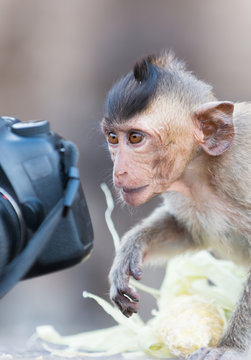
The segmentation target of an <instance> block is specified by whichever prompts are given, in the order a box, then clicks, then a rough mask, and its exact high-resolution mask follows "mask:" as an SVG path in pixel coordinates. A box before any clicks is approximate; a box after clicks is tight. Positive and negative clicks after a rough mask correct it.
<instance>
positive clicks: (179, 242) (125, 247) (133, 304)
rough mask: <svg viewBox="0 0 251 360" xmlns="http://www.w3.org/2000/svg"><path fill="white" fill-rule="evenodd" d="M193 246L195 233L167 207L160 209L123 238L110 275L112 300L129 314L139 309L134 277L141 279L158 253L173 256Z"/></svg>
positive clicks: (124, 312) (123, 311)
mask: <svg viewBox="0 0 251 360" xmlns="http://www.w3.org/2000/svg"><path fill="white" fill-rule="evenodd" d="M192 246H193V241H192V238H191V236H190V235H189V233H188V231H186V229H185V228H183V227H182V226H181V225H179V223H178V221H177V219H175V217H173V216H172V215H171V214H169V213H168V212H167V211H166V210H165V208H164V207H160V208H157V209H156V210H155V211H154V212H153V213H152V214H151V215H150V216H149V217H148V218H146V219H144V220H143V221H142V222H141V223H140V224H139V225H137V226H135V227H134V228H132V229H131V230H130V231H128V232H127V233H126V234H125V235H124V236H123V238H122V242H121V245H120V248H119V250H118V252H117V254H116V256H115V259H114V262H113V265H112V268H111V271H110V274H109V280H110V284H111V289H110V297H111V299H112V301H113V302H114V303H115V304H116V305H117V306H118V307H119V309H120V310H121V312H122V313H123V314H124V315H125V316H127V317H129V316H131V315H132V314H133V313H135V312H137V310H138V304H137V303H138V301H139V296H138V294H137V293H135V292H134V291H133V290H132V288H131V287H129V285H128V283H129V278H130V276H133V277H134V278H135V279H136V280H140V279H141V277H142V265H143V262H144V261H145V260H147V259H148V258H151V257H152V256H154V255H158V254H160V255H165V257H168V255H169V256H170V255H171V256H173V255H174V254H177V253H181V252H183V251H184V250H186V249H187V248H191V247H192ZM164 253H165V254H164Z"/></svg>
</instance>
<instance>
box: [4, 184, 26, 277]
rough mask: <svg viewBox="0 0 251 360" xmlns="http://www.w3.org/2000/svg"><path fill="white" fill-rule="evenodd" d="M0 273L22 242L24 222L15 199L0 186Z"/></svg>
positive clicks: (19, 248)
mask: <svg viewBox="0 0 251 360" xmlns="http://www.w3.org/2000/svg"><path fill="white" fill-rule="evenodd" d="M0 234H1V238H0V275H1V271H2V269H3V267H4V266H5V265H6V264H7V263H8V262H9V261H10V260H11V259H12V258H13V257H14V255H15V254H17V253H18V252H19V251H20V250H21V249H22V246H23V243H24V223H23V220H22V214H21V211H20V209H19V206H18V205H17V203H16V201H15V200H14V199H13V198H12V196H11V195H10V194H8V193H7V192H6V191H5V190H4V189H3V188H0Z"/></svg>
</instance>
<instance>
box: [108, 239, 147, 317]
mask: <svg viewBox="0 0 251 360" xmlns="http://www.w3.org/2000/svg"><path fill="white" fill-rule="evenodd" d="M142 253H143V252H142V246H138V245H137V244H136V241H133V240H131V239H127V240H126V241H124V242H123V243H122V244H121V247H120V249H119V251H118V253H117V255H116V257H115V259H114V263H113V265H112V268H111V271H110V274H109V280H110V285H111V288H110V298H111V300H112V301H113V302H114V303H115V304H116V305H117V306H118V308H119V309H120V311H121V312H122V313H123V314H124V315H125V316H126V317H130V316H131V315H132V314H133V313H137V312H138V302H139V295H138V294H137V293H136V292H135V291H134V290H133V289H132V288H131V287H130V286H129V279H130V276H132V277H134V279H136V280H140V279H141V277H142Z"/></svg>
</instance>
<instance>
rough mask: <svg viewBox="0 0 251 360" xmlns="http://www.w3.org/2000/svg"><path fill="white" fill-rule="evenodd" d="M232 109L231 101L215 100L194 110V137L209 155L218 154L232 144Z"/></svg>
mask: <svg viewBox="0 0 251 360" xmlns="http://www.w3.org/2000/svg"><path fill="white" fill-rule="evenodd" d="M233 111H234V104H233V103H232V102H230V101H222V102H220V101H219V102H216V101H215V102H209V103H206V104H204V105H202V106H200V107H199V108H198V109H196V111H195V112H194V114H193V121H194V123H195V132H194V137H195V139H196V140H197V141H198V142H199V144H200V146H201V147H202V148H203V150H204V151H205V152H206V153H208V154H209V155H212V156H217V155H220V154H222V153H223V152H224V151H226V150H227V149H228V148H229V146H230V145H231V144H232V141H233V139H234V124H233Z"/></svg>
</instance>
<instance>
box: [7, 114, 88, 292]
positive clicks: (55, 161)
mask: <svg viewBox="0 0 251 360" xmlns="http://www.w3.org/2000/svg"><path fill="white" fill-rule="evenodd" d="M77 160H78V151H77V148H76V146H75V145H74V144H73V143H72V142H70V141H67V140H65V139H64V138H62V137H60V136H59V135H58V134H56V133H54V132H53V131H51V130H50V124H49V122H48V121H46V120H42V121H28V122H22V121H20V120H18V119H16V118H12V117H7V116H2V117H0V297H2V296H3V295H5V294H6V293H7V292H8V291H9V290H10V289H11V288H12V287H13V286H14V285H15V284H16V283H17V282H18V281H19V280H21V279H26V278H31V277H34V276H38V275H43V274H46V273H50V272H52V271H56V270H61V269H64V268H67V267H69V266H72V265H75V264H77V263H79V262H80V261H82V260H83V259H85V258H86V257H87V256H88V255H89V254H90V252H91V250H92V247H93V229H92V223H91V219H90V215H89V211H88V207H87V203H86V200H85V197H84V193H83V190H82V187H81V184H80V179H79V171H78V168H77Z"/></svg>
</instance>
